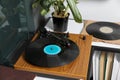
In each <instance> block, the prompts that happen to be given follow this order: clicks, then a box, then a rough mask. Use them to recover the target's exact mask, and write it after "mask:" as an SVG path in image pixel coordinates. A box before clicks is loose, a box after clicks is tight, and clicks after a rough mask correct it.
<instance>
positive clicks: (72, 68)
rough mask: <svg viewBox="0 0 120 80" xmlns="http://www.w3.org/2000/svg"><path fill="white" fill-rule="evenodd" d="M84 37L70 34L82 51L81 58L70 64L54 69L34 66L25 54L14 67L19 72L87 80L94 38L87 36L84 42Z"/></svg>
mask: <svg viewBox="0 0 120 80" xmlns="http://www.w3.org/2000/svg"><path fill="white" fill-rule="evenodd" d="M35 36H36V35H35ZM83 36H84V35H80V34H70V37H69V39H70V40H72V41H74V42H75V43H76V44H77V45H78V47H79V49H80V54H79V56H78V57H77V58H76V59H75V60H74V61H73V62H71V63H70V64H67V65H64V66H60V67H54V68H44V67H39V66H34V65H31V64H29V63H27V62H26V61H25V60H24V52H23V53H22V55H21V56H20V58H19V59H18V61H17V62H16V64H15V65H14V67H15V69H18V70H24V71H30V72H37V73H43V74H49V75H55V76H62V77H69V78H75V79H80V80H86V79H87V75H88V68H89V60H90V50H91V41H92V37H91V36H88V35H87V36H85V37H86V39H85V40H83V39H82V38H83ZM33 40H34V38H33Z"/></svg>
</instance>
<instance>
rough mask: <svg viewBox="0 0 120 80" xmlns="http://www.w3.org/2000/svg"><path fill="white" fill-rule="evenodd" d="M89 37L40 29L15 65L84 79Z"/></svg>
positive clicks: (88, 56)
mask: <svg viewBox="0 0 120 80" xmlns="http://www.w3.org/2000/svg"><path fill="white" fill-rule="evenodd" d="M42 33H44V34H42ZM91 40H92V37H91V36H85V35H80V34H69V33H67V34H65V33H53V32H46V31H44V30H42V31H41V34H40V35H39V33H36V35H35V36H34V37H33V39H32V42H31V43H30V45H28V47H27V48H26V50H25V51H24V52H23V53H22V55H21V56H20V58H19V59H18V61H17V62H16V64H15V65H14V67H15V69H18V70H25V71H30V72H36V73H42V74H49V75H55V76H62V77H68V78H75V79H83V80H86V79H87V75H88V66H89V59H90V49H91ZM38 44H40V45H38Z"/></svg>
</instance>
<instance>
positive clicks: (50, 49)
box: [44, 45, 61, 55]
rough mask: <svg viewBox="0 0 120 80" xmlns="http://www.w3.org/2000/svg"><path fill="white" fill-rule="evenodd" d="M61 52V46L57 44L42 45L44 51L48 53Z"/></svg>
mask: <svg viewBox="0 0 120 80" xmlns="http://www.w3.org/2000/svg"><path fill="white" fill-rule="evenodd" d="M60 52H61V47H60V46H58V45H47V46H45V47H44V53H45V54H48V55H56V54H59V53H60Z"/></svg>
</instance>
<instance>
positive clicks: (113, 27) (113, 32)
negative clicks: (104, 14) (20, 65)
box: [86, 22, 120, 40]
mask: <svg viewBox="0 0 120 80" xmlns="http://www.w3.org/2000/svg"><path fill="white" fill-rule="evenodd" d="M86 31H87V33H88V34H90V35H93V36H94V37H96V38H99V39H103V40H118V39H120V25H118V24H115V23H111V22H95V23H91V24H89V25H88V26H87V28H86Z"/></svg>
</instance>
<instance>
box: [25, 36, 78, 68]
mask: <svg viewBox="0 0 120 80" xmlns="http://www.w3.org/2000/svg"><path fill="white" fill-rule="evenodd" d="M68 41H69V42H70V46H69V47H66V46H63V45H61V44H60V43H59V42H58V41H57V40H56V39H55V38H42V39H38V40H36V41H34V42H32V43H30V45H29V46H28V47H27V49H26V53H25V60H26V61H28V62H29V63H31V64H33V65H37V66H40V67H57V66H62V65H65V64H68V63H70V62H72V61H73V60H75V59H76V58H77V56H78V55H79V48H78V46H77V45H76V44H75V43H74V42H73V41H71V40H68ZM49 45H56V46H57V47H58V49H59V48H60V50H58V52H57V54H52V55H50V54H46V53H45V52H46V51H44V49H45V48H47V47H49Z"/></svg>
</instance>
